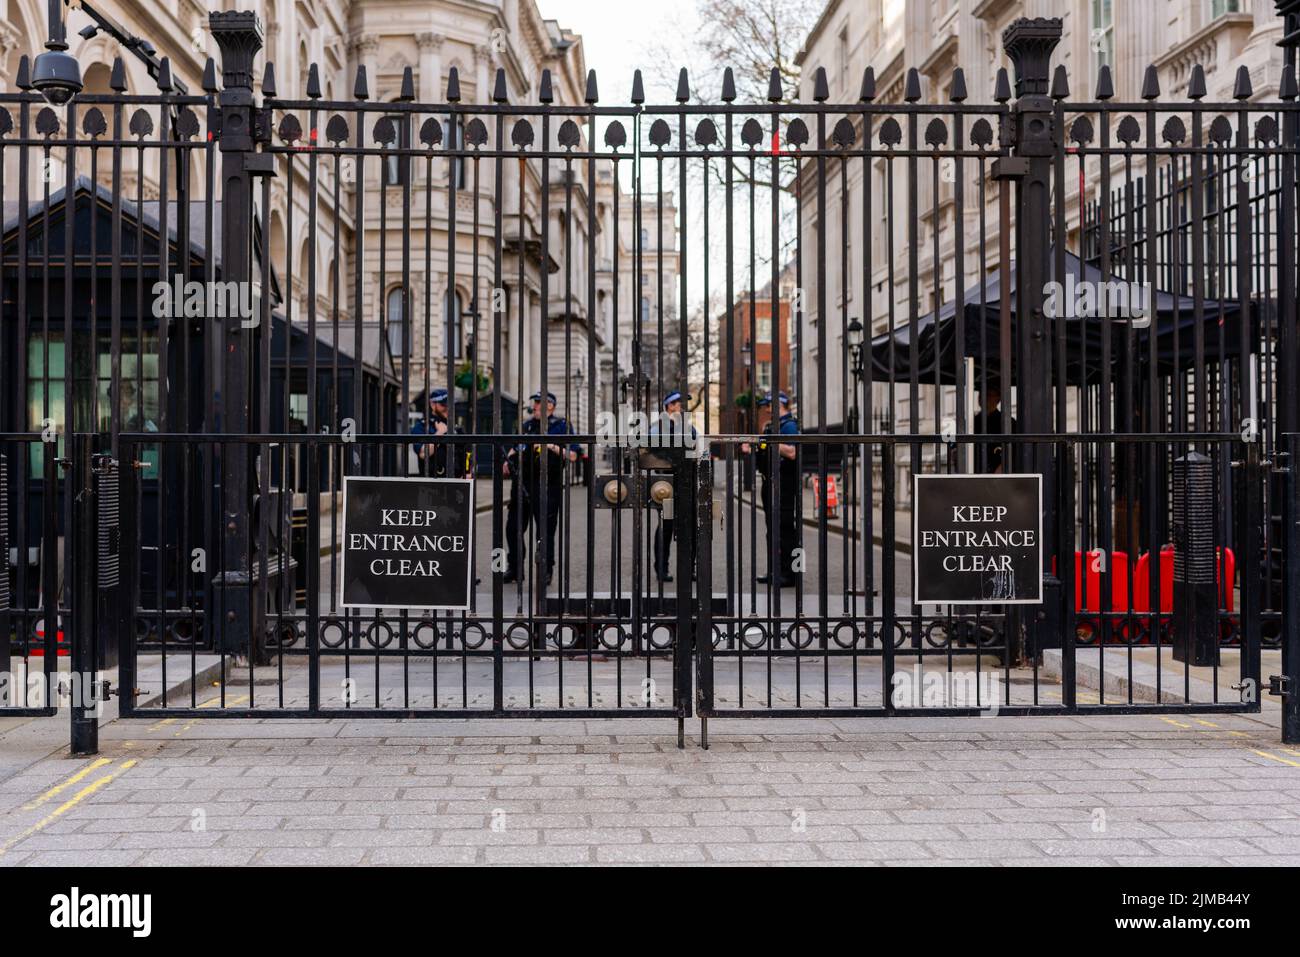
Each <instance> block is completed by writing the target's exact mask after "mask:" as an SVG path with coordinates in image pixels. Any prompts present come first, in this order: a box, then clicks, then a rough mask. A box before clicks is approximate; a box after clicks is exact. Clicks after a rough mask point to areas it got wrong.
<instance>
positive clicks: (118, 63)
mask: <svg viewBox="0 0 1300 957" xmlns="http://www.w3.org/2000/svg"><path fill="white" fill-rule="evenodd" d="M208 66H211V67H212V69H213V71H214V80H213V82H215V71H216V67H215V66H213V64H212V58H211V57H209V58H208ZM207 80H208V71H207V68H206V67H205V68H204V70H203V82H204V86H203V89H204V90H206V91H207V92H209V93H214V92H216V91H215V90H208V87H207ZM108 88H109V89H110V90H112V91H113V92H114V93H125V92H126V64H125V63H123V62H122V58H121V57H120V56H118V57H113V72H112V73H111V74H110V75H109V78H108Z"/></svg>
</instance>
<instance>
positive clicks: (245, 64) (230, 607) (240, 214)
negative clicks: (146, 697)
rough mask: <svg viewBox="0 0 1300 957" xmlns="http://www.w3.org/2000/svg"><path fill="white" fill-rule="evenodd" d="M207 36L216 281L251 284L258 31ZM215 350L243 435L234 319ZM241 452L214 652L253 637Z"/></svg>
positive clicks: (229, 424) (244, 374)
mask: <svg viewBox="0 0 1300 957" xmlns="http://www.w3.org/2000/svg"><path fill="white" fill-rule="evenodd" d="M208 23H209V25H210V27H211V30H212V36H213V38H214V39H215V40H216V41H217V45H218V46H219V47H220V49H221V71H222V80H223V89H222V91H221V96H220V100H219V104H220V108H221V278H222V280H223V281H225V282H228V283H229V282H238V283H247V282H249V281H250V280H251V279H252V276H251V271H252V258H251V244H252V232H253V189H252V174H251V172H250V170H249V165H248V160H249V157H250V156H251V155H252V153H253V149H254V144H253V136H252V124H253V113H254V110H253V57H254V56H255V55H256V54H257V51H258V50H260V49H261V47H262V26H261V24H260V23H259V22H258V19H257V15H256V14H255V13H250V12H245V11H229V12H216V13H211V14H209V16H208ZM224 332H225V334H224V335H223V336H221V337H219V339H220V348H221V352H222V355H221V398H220V402H219V408H220V416H221V431H222V432H224V433H225V434H227V435H244V434H246V433H247V432H248V428H249V423H250V422H251V421H252V418H251V415H252V385H253V384H252V380H251V378H250V367H251V359H252V350H251V341H250V340H251V333H250V330H248V329H245V328H244V327H243V324H242V322H241V321H240V317H239V316H238V315H235V316H232V317H230V318H228V319H227V320H226V327H225V330H224ZM249 448H250V446H249V445H248V444H246V443H244V442H230V443H225V444H224V445H223V446H222V449H221V497H222V501H221V522H222V527H221V541H222V543H223V547H222V549H221V567H220V569H219V570H218V572H217V581H216V583H215V585H216V588H215V592H216V593H217V594H219V595H220V596H221V597H220V599H219V600H218V602H217V613H218V614H219V615H220V616H221V620H220V621H219V622H217V623H216V629H217V633H218V635H220V636H221V638H220V642H219V645H218V647H219V648H220V649H221V650H223V651H225V652H238V651H240V650H241V648H242V645H243V644H245V643H247V642H249V641H250V640H251V637H252V634H253V623H254V622H253V617H254V616H253V611H254V609H253V591H254V590H253V587H252V582H251V576H250V568H249V562H250V555H249V550H248V542H249V541H250V539H249V517H250V516H251V515H252V513H253V508H252V504H253V500H252V489H251V488H250V486H249V465H250V463H249Z"/></svg>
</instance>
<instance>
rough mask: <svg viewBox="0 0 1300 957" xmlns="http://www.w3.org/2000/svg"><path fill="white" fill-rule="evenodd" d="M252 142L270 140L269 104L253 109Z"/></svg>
mask: <svg viewBox="0 0 1300 957" xmlns="http://www.w3.org/2000/svg"><path fill="white" fill-rule="evenodd" d="M252 123H253V129H252V134H253V142H254V143H269V142H271V126H272V123H273V120H272V118H271V108H270V107H269V106H264V107H259V108H257V109H255V110H253V120H252Z"/></svg>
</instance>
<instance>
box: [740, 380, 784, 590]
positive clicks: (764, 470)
mask: <svg viewBox="0 0 1300 957" xmlns="http://www.w3.org/2000/svg"><path fill="white" fill-rule="evenodd" d="M777 400H778V401H779V402H780V403H781V409H780V418H779V419H778V421H777V422H776V423H773V422H772V419H771V416H770V415H769V416H768V417H767V422H766V424H765V425H764V426H763V434H764V435H773V434H776V435H798V434H799V420H798V419H796V418H795V417H794V413H793V412H791V411H790V397H789V396H788V395H786V394H785V393H784V392H780V393H778V394H777ZM756 404H757V406H758V407H759V408H760V409H765V410H771V408H772V395H771V393H768V394H767V395H765V396H763V397H762V398H760V399H759V400H758V402H757V403H756ZM740 450H741V451H742V452H745V453H750V452H756V453H757V465H758V471H759V474H760V475H762V476H763V487H762V492H761V494H760V501H761V502H762V504H763V514H764V516H765V517H766V519H767V554H768V556H769V558H768V561H769V563H770V562H771V557H770V556H771V554H772V547H773V544H774V541H773V540H774V536H776V534H777V533H778V531H779V533H780V539H781V540H780V542H779V548H780V551H779V553H778V556H777V563H778V564H777V568H778V571H777V573H776V574H775V575H774V574H773V573H772V570H771V569H770V568H769V569H768V574H767V575H762V576H760V577H759V579H758V581H759V582H760V583H762V584H764V585H766V584H767V583H768V582H769V581H772V582H774V583H775V584H776V586H777V587H778V588H789V587H791V586H793V585H795V584H796V583H797V581H798V575H797V573H796V572H795V570H794V550H795V546H796V544H797V537H798V532H799V528H798V525H797V523H796V521H795V508H796V505H797V503H798V499H799V463H798V461H797V458H796V452H797V450H796V448H795V446H794V445H793V444H789V443H785V442H778V443H777V444H776V456H777V463H778V465H777V468H778V475H779V478H780V483H779V484H780V486H781V489H780V501H779V502H777V503H776V505H777V506H779V512H778V513H777V514H776V515H773V514H772V507H773V502H772V483H773V481H774V478H773V476H772V474H771V471H772V450H771V447H770V445H769V443H768V442H767V441H763V442H760V443H759V445H758V448H757V449H753V448H751V446H750V444H749V443H748V442H743V443H741V446H740Z"/></svg>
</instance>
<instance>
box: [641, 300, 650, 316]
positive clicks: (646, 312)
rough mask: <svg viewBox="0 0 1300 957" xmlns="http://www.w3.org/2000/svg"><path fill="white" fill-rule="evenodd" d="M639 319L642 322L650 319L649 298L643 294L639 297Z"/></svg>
mask: <svg viewBox="0 0 1300 957" xmlns="http://www.w3.org/2000/svg"><path fill="white" fill-rule="evenodd" d="M641 321H642V322H643V323H646V322H649V321H650V300H649V299H647V298H646V297H645V296H642V297H641Z"/></svg>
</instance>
